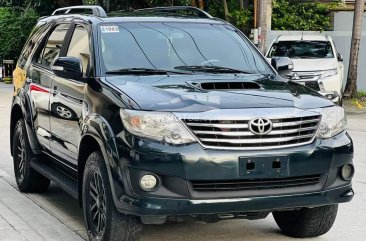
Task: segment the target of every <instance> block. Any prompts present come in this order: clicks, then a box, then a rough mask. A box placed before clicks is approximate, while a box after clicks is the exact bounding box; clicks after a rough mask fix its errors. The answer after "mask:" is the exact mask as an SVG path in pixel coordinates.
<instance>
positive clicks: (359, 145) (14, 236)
mask: <svg viewBox="0 0 366 241" xmlns="http://www.w3.org/2000/svg"><path fill="white" fill-rule="evenodd" d="M11 93H12V87H11V86H10V85H4V84H2V83H0V241H8V240H9V241H21V240H30V241H39V240H47V241H48V240H63V241H65V240H67V241H74V240H75V241H76V240H82V239H83V238H85V237H86V233H85V228H84V222H83V217H82V212H81V209H80V208H79V207H78V204H77V202H76V201H75V200H73V199H72V198H71V197H70V196H68V195H67V194H66V193H65V192H63V191H62V190H61V189H60V188H58V187H57V186H56V185H51V187H50V190H49V191H48V192H47V193H44V194H22V193H20V192H18V191H17V188H16V185H15V180H14V174H13V164H12V158H11V156H10V153H9V118H10V114H9V113H10V104H11ZM348 119H349V132H350V134H351V136H352V137H353V139H354V142H355V151H356V153H355V165H356V169H357V172H356V175H355V179H354V189H355V192H356V196H355V198H354V199H353V201H352V202H351V203H347V204H343V205H340V208H339V212H338V217H337V220H336V222H335V224H334V226H333V228H332V230H331V231H330V232H329V233H327V234H326V235H324V236H322V237H320V238H316V239H306V240H317V241H320V240H321V241H345V240H346V241H364V240H365V237H366V229H365V227H366V205H365V204H366V162H365V156H366V115H352V116H349V117H348ZM173 240H174V241H239V240H240V241H272V240H274V241H280V240H281V241H282V240H294V239H291V238H288V237H286V236H283V235H282V234H281V233H280V232H279V229H278V228H277V225H276V224H275V222H274V220H273V218H272V216H268V217H267V218H266V219H264V220H255V221H249V220H231V221H222V222H219V223H216V224H196V223H193V222H190V221H187V222H184V223H170V224H164V225H157V226H154V225H148V226H145V227H144V232H143V235H142V241H173Z"/></svg>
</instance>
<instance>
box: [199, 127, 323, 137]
mask: <svg viewBox="0 0 366 241" xmlns="http://www.w3.org/2000/svg"><path fill="white" fill-rule="evenodd" d="M315 129H318V126H313V127H307V128H298V129H291V130H274V131H271V132H270V133H268V134H267V135H266V136H270V135H281V134H291V133H296V132H302V131H310V130H315ZM192 131H193V133H194V134H198V135H199V134H203V135H220V136H254V134H253V133H252V132H250V131H195V130H192Z"/></svg>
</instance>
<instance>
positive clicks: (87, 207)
mask: <svg viewBox="0 0 366 241" xmlns="http://www.w3.org/2000/svg"><path fill="white" fill-rule="evenodd" d="M108 180H109V179H108V172H107V170H106V167H105V164H104V161H103V159H102V155H101V153H100V152H93V153H92V154H91V155H90V156H89V158H88V159H87V161H86V164H85V169H84V177H83V189H82V199H83V212H84V219H85V224H86V230H87V233H88V236H89V239H90V240H92V241H94V240H95V241H96V240H98V241H109V240H114V241H138V240H139V239H140V234H141V232H142V224H141V221H140V218H138V217H136V216H132V215H127V214H121V213H119V212H118V211H117V210H116V208H115V205H114V202H113V197H112V193H111V187H110V184H109V181H108ZM98 212H99V213H98ZM93 217H94V218H93ZM98 223H99V228H98Z"/></svg>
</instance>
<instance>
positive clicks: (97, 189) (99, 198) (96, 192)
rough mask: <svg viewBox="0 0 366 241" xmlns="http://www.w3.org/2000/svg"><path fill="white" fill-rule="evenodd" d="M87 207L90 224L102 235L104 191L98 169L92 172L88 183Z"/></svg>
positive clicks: (105, 211)
mask: <svg viewBox="0 0 366 241" xmlns="http://www.w3.org/2000/svg"><path fill="white" fill-rule="evenodd" d="M89 205H90V206H89V207H90V215H91V220H92V225H93V227H94V230H95V232H96V233H97V234H98V236H102V235H103V233H104V231H105V227H106V217H107V216H106V215H107V210H106V193H105V187H104V184H103V181H102V176H101V174H100V173H99V172H98V171H94V172H93V173H92V176H91V179H90V185H89Z"/></svg>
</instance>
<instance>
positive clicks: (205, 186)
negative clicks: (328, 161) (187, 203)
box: [191, 175, 320, 192]
mask: <svg viewBox="0 0 366 241" xmlns="http://www.w3.org/2000/svg"><path fill="white" fill-rule="evenodd" d="M319 181H320V175H308V176H298V177H286V178H273V179H244V180H223V181H191V185H192V189H193V190H194V191H197V192H223V191H242V190H263V189H271V188H287V187H300V186H307V185H315V184H318V183H319Z"/></svg>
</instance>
